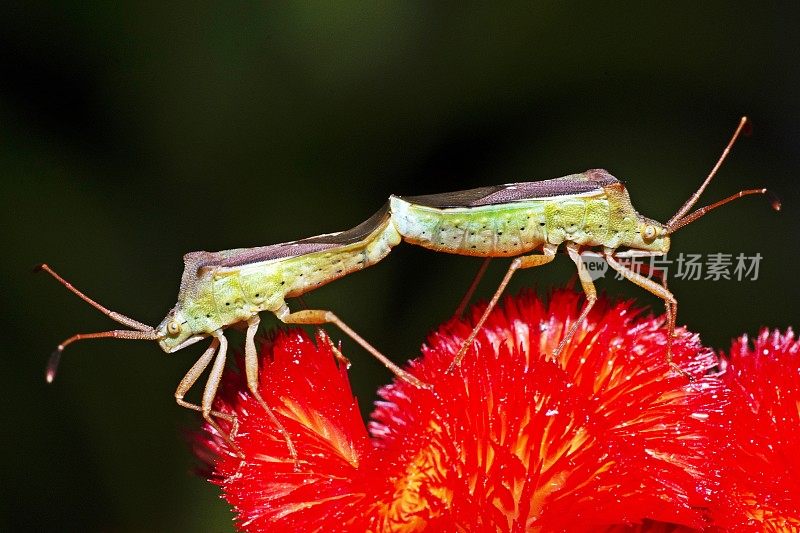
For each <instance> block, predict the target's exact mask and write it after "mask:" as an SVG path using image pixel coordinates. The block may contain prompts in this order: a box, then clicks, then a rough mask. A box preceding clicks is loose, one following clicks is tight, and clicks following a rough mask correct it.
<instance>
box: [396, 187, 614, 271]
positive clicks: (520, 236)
mask: <svg viewBox="0 0 800 533" xmlns="http://www.w3.org/2000/svg"><path fill="white" fill-rule="evenodd" d="M391 210H392V220H393V222H394V224H395V226H397V228H398V231H399V232H400V234H401V235H402V236H403V239H405V240H406V241H408V242H411V243H413V244H417V245H419V246H423V247H425V248H430V249H433V250H436V251H441V252H447V253H454V254H462V255H477V256H492V257H501V256H516V255H520V254H522V253H526V252H529V251H530V250H533V249H535V248H537V247H539V246H541V245H542V244H544V243H545V242H547V243H551V244H561V243H562V242H564V241H571V242H576V243H578V244H585V245H589V246H598V245H602V244H603V242H604V240H605V237H606V234H607V232H608V213H609V210H608V201H607V200H606V199H605V198H604V197H598V196H593V197H585V198H583V197H576V198H569V199H567V198H563V199H541V200H539V199H537V200H530V201H520V202H513V203H508V204H504V205H494V206H485V207H479V208H474V207H473V208H467V209H462V208H451V209H437V208H432V207H428V206H421V205H416V204H414V203H412V202H410V201H407V200H405V199H403V198H397V197H393V198H392V200H391Z"/></svg>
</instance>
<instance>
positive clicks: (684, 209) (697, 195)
mask: <svg viewBox="0 0 800 533" xmlns="http://www.w3.org/2000/svg"><path fill="white" fill-rule="evenodd" d="M746 124H747V117H742V118H741V120H739V126H737V127H736V131H734V132H733V136H731V140H730V141H728V145H727V146H726V147H725V149H724V150H723V151H722V155H720V156H719V159H717V163H716V164H715V165H714V168H712V169H711V172H709V173H708V176H706V179H705V180H704V181H703V183H702V184H701V185H700V188H699V189H697V190H696V191H695V193H694V194H692V195H691V196H690V197H689V199H688V200H686V203H684V204H683V205H682V206H681V208H680V209H678V212H677V213H675V215H674V216H673V217H672V218H671V219H669V222H667V226H668V227H669V226H672V225H673V224H675V223H676V222H677V221H678V220H680V218H681V217H683V215H685V214H686V213H687V212H688V211H689V209H691V208H692V207H694V204H696V203H697V200H699V199H700V195H701V194H703V191H705V190H706V187H708V184H709V183H711V180H712V179H713V178H714V176H715V175H716V173H717V171H718V170H719V167H721V166H722V163H723V162H724V161H725V158H727V157H728V154H729V153H730V151H731V148H733V144H734V143H735V142H736V139H738V138H739V135H740V134H741V133H742V130H743V129H744V127H745V125H746Z"/></svg>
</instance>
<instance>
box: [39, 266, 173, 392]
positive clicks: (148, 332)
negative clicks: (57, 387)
mask: <svg viewBox="0 0 800 533" xmlns="http://www.w3.org/2000/svg"><path fill="white" fill-rule="evenodd" d="M38 271H44V272H47V273H48V274H50V275H51V276H52V277H53V278H55V280H56V281H58V282H59V283H60V284H62V285H63V286H64V287H66V288H67V289H69V290H70V291H71V292H72V293H74V294H75V295H76V296H78V298H80V299H81V300H83V301H84V302H86V303H88V304H89V305H91V306H92V307H94V308H95V309H97V310H98V311H100V312H101V313H103V314H104V315H106V316H107V317H108V318H110V319H111V320H113V321H115V322H119V323H120V324H122V325H124V326H128V327H129V328H133V331H131V330H128V329H115V330H112V331H101V332H99V333H78V334H76V335H73V336H72V337H69V338H68V339H66V340H64V341H63V342H62V343H61V344H59V345H58V347H57V348H56V349H55V351H53V353H52V354H51V355H50V359H49V360H48V362H47V370H46V371H45V379H46V380H47V382H48V383H52V382H53V379H55V377H56V371H57V370H58V363H59V362H60V361H61V354H62V352H63V351H64V348H66V347H67V346H69V345H70V344H72V343H73V342H75V341H80V340H85V339H102V338H106V337H112V338H115V339H133V340H157V339H158V338H160V335H159V333H158V332H157V331H156V329H155V328H153V327H152V326H148V325H147V324H142V323H141V322H139V321H138V320H134V319H132V318H130V317H128V316H125V315H123V314H121V313H117V312H116V311H111V310H110V309H108V308H107V307H105V306H103V305H101V304H99V303H97V302H96V301H94V300H93V299H91V298H89V297H88V296H86V295H85V294H84V293H83V292H81V291H80V290H78V289H77V288H75V286H74V285H73V284H72V283H70V282H68V281H67V280H65V279H64V278H62V277H61V276H59V275H58V273H57V272H56V271H55V270H53V269H52V268H50V266H49V265H47V264H45V263H42V264H41V265H38V266H37V267H36V268H34V272H38Z"/></svg>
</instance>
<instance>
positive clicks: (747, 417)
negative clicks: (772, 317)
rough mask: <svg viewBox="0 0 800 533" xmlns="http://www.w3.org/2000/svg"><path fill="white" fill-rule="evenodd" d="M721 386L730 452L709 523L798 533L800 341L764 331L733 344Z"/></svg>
mask: <svg viewBox="0 0 800 533" xmlns="http://www.w3.org/2000/svg"><path fill="white" fill-rule="evenodd" d="M723 361H724V362H725V363H726V364H725V366H727V368H726V371H725V373H724V375H723V376H722V380H723V381H724V382H725V384H726V386H727V387H729V388H730V398H731V402H730V404H729V406H728V408H727V409H726V418H727V419H728V420H729V421H730V427H731V432H730V436H729V441H728V442H729V449H728V451H727V453H725V454H724V455H722V456H720V459H721V468H722V469H723V476H722V480H723V485H722V490H720V491H719V492H718V493H716V494H715V496H716V497H715V507H714V511H713V518H714V521H715V523H716V524H718V525H719V526H721V527H724V528H725V529H726V530H729V531H776V532H777V531H800V341H798V340H797V339H796V338H795V336H794V333H793V332H792V331H791V330H788V331H787V332H786V334H785V335H782V334H781V333H780V332H778V331H774V332H770V331H768V330H766V329H765V330H763V331H761V333H760V334H759V336H758V337H757V338H756V339H755V346H753V347H751V345H750V342H749V339H748V338H747V336H743V337H741V338H740V339H738V340H737V341H735V342H734V343H733V346H732V347H731V352H730V356H729V358H728V359H727V360H725V359H723Z"/></svg>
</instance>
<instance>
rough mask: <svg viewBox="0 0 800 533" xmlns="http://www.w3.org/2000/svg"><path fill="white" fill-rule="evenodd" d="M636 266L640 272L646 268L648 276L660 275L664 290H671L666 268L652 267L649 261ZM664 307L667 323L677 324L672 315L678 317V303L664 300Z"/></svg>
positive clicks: (645, 273)
mask: <svg viewBox="0 0 800 533" xmlns="http://www.w3.org/2000/svg"><path fill="white" fill-rule="evenodd" d="M625 266H628V265H625ZM636 266H637V268H638V270H639V271H640V273H641V270H644V275H645V276H647V277H651V276H658V278H659V279H660V280H661V286H662V287H664V290H666V291H669V287H668V286H667V272H666V270H664V269H661V268H655V267H652V266H650V265H648V264H647V263H639V264H637V265H636ZM628 268H630V267H628ZM664 307H665V308H666V310H667V324H669V323H672V324H675V321H674V320H673V319H672V316H673V315H674V316H675V317H676V318H677V313H678V309H677V307H678V306H677V304H676V305H672V304H671V303H669V302H668V301H666V300H664ZM676 335H677V333H675V330H674V327H673V331H672V336H673V337H675V336H676Z"/></svg>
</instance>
